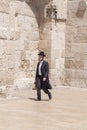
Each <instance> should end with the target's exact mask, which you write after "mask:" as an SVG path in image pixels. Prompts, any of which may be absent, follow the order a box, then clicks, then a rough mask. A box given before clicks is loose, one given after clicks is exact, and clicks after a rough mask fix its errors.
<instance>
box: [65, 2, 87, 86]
mask: <svg viewBox="0 0 87 130" xmlns="http://www.w3.org/2000/svg"><path fill="white" fill-rule="evenodd" d="M86 7H87V5H86V1H85V0H84V1H80V0H72V1H71V0H68V19H67V30H66V52H65V54H66V55H65V83H66V85H70V86H75V87H87V8H86Z"/></svg>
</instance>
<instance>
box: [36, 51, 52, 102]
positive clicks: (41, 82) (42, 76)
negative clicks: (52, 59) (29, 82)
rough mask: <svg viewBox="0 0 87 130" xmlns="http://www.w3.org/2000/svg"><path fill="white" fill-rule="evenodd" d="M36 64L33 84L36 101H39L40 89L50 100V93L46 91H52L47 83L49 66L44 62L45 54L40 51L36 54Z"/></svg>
mask: <svg viewBox="0 0 87 130" xmlns="http://www.w3.org/2000/svg"><path fill="white" fill-rule="evenodd" d="M38 56H39V57H38V61H39V62H38V64H37V70H36V77H35V84H36V89H37V101H41V89H43V91H44V92H45V93H46V94H48V97H49V100H51V99H52V96H51V93H50V92H49V90H48V89H52V87H51V85H50V83H49V65H48V62H46V61H44V57H45V54H44V52H43V51H41V52H40V53H39V54H38Z"/></svg>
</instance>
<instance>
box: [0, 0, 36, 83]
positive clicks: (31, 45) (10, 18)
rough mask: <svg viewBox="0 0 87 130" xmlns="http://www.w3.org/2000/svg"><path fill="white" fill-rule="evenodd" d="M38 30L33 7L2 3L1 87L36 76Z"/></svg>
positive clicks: (8, 0)
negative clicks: (19, 79)
mask: <svg viewBox="0 0 87 130" xmlns="http://www.w3.org/2000/svg"><path fill="white" fill-rule="evenodd" d="M38 43H39V29H38V23H37V20H36V16H35V14H34V12H33V11H32V9H31V7H30V6H29V5H28V4H27V3H26V2H25V1H21V0H18V1H16V0H2V1H0V85H6V84H13V81H14V79H16V78H22V77H23V78H24V77H28V78H29V77H31V78H32V77H34V75H35V64H36V62H37V53H38Z"/></svg>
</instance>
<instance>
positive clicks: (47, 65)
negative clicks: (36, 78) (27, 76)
mask: <svg viewBox="0 0 87 130" xmlns="http://www.w3.org/2000/svg"><path fill="white" fill-rule="evenodd" d="M48 75H49V64H48V62H46V65H45V78H47V77H48Z"/></svg>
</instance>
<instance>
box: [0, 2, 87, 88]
mask: <svg viewBox="0 0 87 130" xmlns="http://www.w3.org/2000/svg"><path fill="white" fill-rule="evenodd" d="M49 2H50V0H1V1H0V86H4V85H12V84H14V81H20V83H22V81H21V79H22V80H27V79H29V81H30V82H32V83H33V81H34V76H35V69H36V64H37V58H38V57H37V54H38V51H39V50H44V51H45V53H46V55H47V57H46V60H48V61H49V63H50V79H51V83H52V84H53V86H58V85H66V86H76V87H86V85H87V10H86V0H84V1H80V0H54V2H55V4H56V6H57V10H58V14H57V21H56V24H55V20H51V21H49V20H47V19H46V17H45V7H46V6H47V5H48V4H49ZM26 82H27V81H26Z"/></svg>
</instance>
